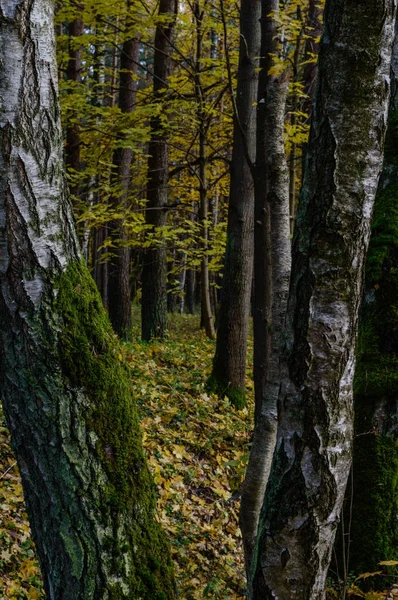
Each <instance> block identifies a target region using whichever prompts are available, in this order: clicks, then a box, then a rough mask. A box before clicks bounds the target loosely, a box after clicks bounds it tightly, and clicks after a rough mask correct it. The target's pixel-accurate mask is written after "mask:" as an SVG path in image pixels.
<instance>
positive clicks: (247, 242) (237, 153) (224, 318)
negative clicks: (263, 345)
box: [208, 0, 261, 407]
mask: <svg viewBox="0 0 398 600" xmlns="http://www.w3.org/2000/svg"><path fill="white" fill-rule="evenodd" d="M260 16H261V2H260V0H243V1H242V4H241V10H240V49H239V67H238V83H237V91H236V100H235V114H234V138H233V149H232V162H231V170H230V172H231V180H230V192H229V204H228V228H227V247H226V252H225V266H224V275H223V285H222V293H221V303H220V310H219V318H218V328H217V345H216V353H215V357H214V362H213V369H212V373H211V376H210V379H209V381H208V388H209V389H210V390H211V391H215V392H217V393H219V394H225V395H226V396H228V397H229V398H230V400H231V402H233V403H234V405H235V406H237V407H242V406H243V405H244V404H245V378H246V354H247V334H248V326H249V314H250V297H251V288H252V278H253V243H254V242H253V226H254V223H253V221H254V162H255V152H256V109H255V103H256V100H257V88H258V70H257V65H258V56H259V54H260ZM224 22H225V15H224ZM225 29H226V28H225ZM224 37H225V46H226V48H225V50H226V55H227V56H228V44H227V39H226V31H225V34H224ZM228 67H229V76H230V82H232V74H231V70H230V65H228ZM231 87H232V86H231ZM231 92H232V90H231Z"/></svg>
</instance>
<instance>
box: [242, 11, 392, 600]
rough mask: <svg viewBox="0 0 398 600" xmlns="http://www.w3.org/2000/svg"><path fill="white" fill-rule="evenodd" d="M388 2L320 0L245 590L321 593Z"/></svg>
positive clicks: (345, 426)
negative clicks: (274, 421) (267, 449)
mask: <svg viewBox="0 0 398 600" xmlns="http://www.w3.org/2000/svg"><path fill="white" fill-rule="evenodd" d="M395 10H396V2H395V0H388V1H384V0H383V1H382V0H364V1H363V2H361V3H357V2H355V3H354V2H352V1H350V0H329V1H328V2H327V3H326V9H325V31H324V35H323V39H322V43H321V49H320V59H319V80H318V90H317V96H316V105H315V110H314V114H313V123H312V129H311V135H310V142H309V147H308V154H307V165H306V167H307V168H306V172H305V178H304V185H303V191H302V197H301V203H300V206H299V211H298V215H297V230H296V231H297V233H296V236H295V240H294V248H293V265H292V278H291V286H290V293H289V302H288V312H287V315H288V316H287V326H286V346H285V351H284V354H283V370H284V374H283V377H282V380H281V385H280V393H279V401H278V421H279V422H278V434H277V442H276V450H275V453H274V458H273V462H272V468H271V473H270V478H269V481H268V486H267V492H266V495H265V500H264V505H263V509H262V512H261V518H260V525H259V530H258V536H257V544H256V549H255V554H254V557H253V562H252V571H251V586H250V590H249V597H250V598H253V599H255V600H260V598H261V600H268V599H269V600H271V599H275V598H300V600H304V599H309V600H310V599H311V600H320V599H321V598H324V588H325V579H326V573H327V569H328V565H329V562H330V556H331V551H332V545H333V540H334V537H335V531H336V526H337V522H338V520H339V515H340V511H341V506H342V501H343V497H344V491H345V487H346V482H347V478H348V473H349V469H350V464H351V445H352V434H353V400H352V396H353V394H352V381H353V374H354V363H355V361H354V347H355V338H356V331H357V316H358V308H359V303H360V298H361V291H362V273H363V265H364V259H365V254H366V249H367V245H368V241H369V235H370V220H371V215H372V209H373V202H374V197H375V193H376V189H377V184H378V179H379V175H380V171H381V168H382V155H383V144H384V134H385V128H386V121H387V108H388V92H389V81H390V61H391V49H392V41H393V36H394V21H395Z"/></svg>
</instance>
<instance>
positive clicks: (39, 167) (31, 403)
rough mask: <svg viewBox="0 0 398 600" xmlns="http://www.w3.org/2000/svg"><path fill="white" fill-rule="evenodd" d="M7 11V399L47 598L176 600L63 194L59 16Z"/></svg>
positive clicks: (2, 125)
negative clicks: (56, 24) (56, 19)
mask: <svg viewBox="0 0 398 600" xmlns="http://www.w3.org/2000/svg"><path fill="white" fill-rule="evenodd" d="M2 11H3V18H2V20H1V23H0V38H1V41H2V43H1V48H0V61H1V65H2V77H1V82H0V95H1V97H2V99H3V102H4V107H5V109H4V110H3V111H2V113H1V117H0V136H1V144H0V162H1V176H0V185H1V189H2V193H1V194H0V332H1V337H0V386H1V390H2V392H1V394H2V400H3V403H4V411H5V414H6V417H7V422H8V425H9V427H10V431H11V439H12V444H13V448H14V450H15V453H16V456H17V459H18V464H19V468H20V472H21V475H22V483H23V487H24V493H25V498H26V506H27V510H28V514H29V518H30V522H31V526H32V535H33V538H34V540H35V543H36V547H37V551H38V556H39V560H40V563H41V567H42V572H43V580H44V587H45V591H46V597H47V598H49V599H51V600H60V599H61V598H62V599H63V600H100V599H103V598H145V599H146V600H154V599H155V598H157V599H158V600H160V599H161V598H170V599H171V598H174V596H175V592H174V585H173V578H172V569H171V565H170V558H169V553H168V550H167V544H165V541H164V538H163V535H162V533H161V531H160V529H159V526H158V524H157V523H156V521H155V519H154V510H155V494H154V488H153V484H152V480H151V477H150V474H149V470H148V468H147V464H146V461H145V457H144V453H143V450H142V446H141V435H140V431H139V426H138V419H137V414H136V409H135V406H134V403H133V401H132V398H131V389H130V385H129V374H128V373H127V371H126V367H125V366H124V365H123V364H122V363H121V361H120V360H119V359H118V352H119V349H118V341H117V338H116V336H115V335H114V334H113V332H112V329H111V326H110V324H109V321H108V319H107V316H106V313H105V311H104V308H103V306H102V303H101V299H100V296H99V294H98V291H97V289H96V287H95V284H94V282H93V280H92V278H91V276H90V274H89V273H88V269H87V266H86V264H85V262H84V261H82V260H81V257H80V253H79V249H78V242H77V237H76V233H75V231H74V225H73V218H72V214H71V207H70V204H69V201H68V197H67V193H66V189H67V187H66V184H65V177H64V168H63V164H62V154H63V148H62V135H61V129H60V121H59V114H60V111H59V106H58V99H57V71H56V63H55V41H54V32H53V2H50V1H47V0H22V1H18V2H7V4H6V5H5V4H3V5H2Z"/></svg>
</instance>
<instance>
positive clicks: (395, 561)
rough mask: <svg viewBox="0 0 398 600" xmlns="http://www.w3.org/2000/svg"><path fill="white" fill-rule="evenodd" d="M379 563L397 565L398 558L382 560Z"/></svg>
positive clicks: (384, 565) (386, 565)
mask: <svg viewBox="0 0 398 600" xmlns="http://www.w3.org/2000/svg"><path fill="white" fill-rule="evenodd" d="M379 565H380V566H382V567H396V566H397V565H398V560H382V561H380V562H379Z"/></svg>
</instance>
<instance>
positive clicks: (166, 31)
mask: <svg viewBox="0 0 398 600" xmlns="http://www.w3.org/2000/svg"><path fill="white" fill-rule="evenodd" d="M177 10H178V2H177V0H160V4H159V12H158V16H159V22H158V25H157V27H156V34H155V56H154V67H153V75H154V79H153V92H154V96H155V101H156V102H157V105H158V106H157V111H156V115H155V116H154V117H153V118H152V119H151V141H150V142H149V148H148V154H149V159H148V185H147V200H148V203H147V208H148V210H147V211H146V217H145V219H146V223H147V224H148V225H150V226H151V227H152V228H153V229H154V228H157V227H161V226H163V225H165V224H166V220H167V210H165V207H166V205H167V196H168V186H167V181H168V166H169V150H168V142H167V139H168V132H167V128H166V127H165V126H164V118H163V115H162V114H161V113H162V102H163V100H164V94H165V91H166V90H167V86H168V78H169V75H170V71H171V67H172V59H171V54H172V51H173V47H172V39H173V33H174V26H175V20H176V17H177ZM166 327H167V263H166V247H165V245H164V244H161V245H158V246H156V247H151V248H148V249H147V250H146V252H145V255H144V265H143V269H142V339H143V340H146V341H149V340H151V339H152V338H154V337H155V338H162V337H163V336H164V334H165V331H166Z"/></svg>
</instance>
